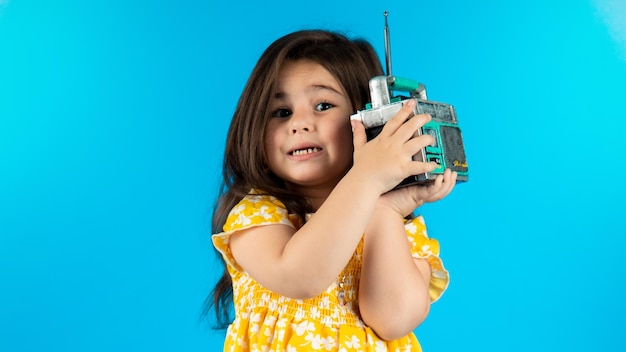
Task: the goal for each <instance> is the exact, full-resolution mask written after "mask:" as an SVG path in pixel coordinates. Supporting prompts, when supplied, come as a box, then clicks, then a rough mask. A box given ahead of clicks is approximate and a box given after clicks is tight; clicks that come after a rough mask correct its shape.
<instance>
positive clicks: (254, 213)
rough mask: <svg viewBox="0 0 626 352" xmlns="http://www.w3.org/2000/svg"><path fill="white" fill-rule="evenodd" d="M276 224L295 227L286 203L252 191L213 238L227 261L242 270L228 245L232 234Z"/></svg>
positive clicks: (233, 210)
mask: <svg viewBox="0 0 626 352" xmlns="http://www.w3.org/2000/svg"><path fill="white" fill-rule="evenodd" d="M276 224H283V225H287V226H290V227H294V225H293V223H292V222H291V221H290V219H289V215H288V213H287V208H286V207H285V205H284V204H283V203H282V202H281V201H279V200H278V199H276V198H275V197H272V196H269V195H262V194H257V193H255V192H252V193H251V194H249V195H247V196H246V197H244V198H243V199H242V200H241V201H240V202H239V203H238V204H237V205H236V206H235V207H233V209H232V210H231V211H230V213H229V214H228V218H227V219H226V223H225V224H224V227H223V230H224V231H223V232H220V233H217V234H214V235H213V236H212V238H211V239H212V241H213V245H214V246H215V248H217V250H218V251H219V252H220V253H221V254H222V257H223V258H224V260H225V261H226V263H228V264H230V265H231V266H232V267H233V268H235V269H236V270H240V271H241V268H240V267H239V265H237V263H236V262H235V258H234V257H233V255H232V253H231V251H230V246H229V245H228V243H229V239H230V236H231V235H232V234H233V233H234V232H236V231H240V230H245V229H249V228H252V227H256V226H265V225H276ZM294 228H295V227H294Z"/></svg>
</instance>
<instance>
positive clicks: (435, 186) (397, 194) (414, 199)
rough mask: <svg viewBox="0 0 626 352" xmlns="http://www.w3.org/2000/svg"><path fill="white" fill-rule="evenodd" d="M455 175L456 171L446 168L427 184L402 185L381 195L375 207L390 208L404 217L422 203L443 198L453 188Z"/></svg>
mask: <svg viewBox="0 0 626 352" xmlns="http://www.w3.org/2000/svg"><path fill="white" fill-rule="evenodd" d="M456 177H457V173H456V172H453V171H451V170H450V169H446V170H445V171H444V173H443V175H438V176H437V177H436V178H435V180H434V181H433V183H431V184H429V185H425V186H409V187H403V188H400V189H395V190H393V191H390V192H387V193H385V194H383V195H381V196H380V198H379V199H378V204H377V207H379V206H383V207H388V208H391V209H393V210H394V211H396V212H398V214H400V215H402V217H405V216H407V215H409V214H411V213H412V212H413V211H414V210H415V209H416V208H418V207H419V206H421V205H422V204H424V203H432V202H436V201H438V200H441V199H443V198H445V197H446V196H447V195H448V194H450V192H452V189H454V185H455V184H456Z"/></svg>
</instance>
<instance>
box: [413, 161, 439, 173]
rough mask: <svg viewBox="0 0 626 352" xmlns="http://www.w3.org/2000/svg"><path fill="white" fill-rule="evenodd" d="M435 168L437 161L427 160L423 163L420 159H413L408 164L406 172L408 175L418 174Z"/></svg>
mask: <svg viewBox="0 0 626 352" xmlns="http://www.w3.org/2000/svg"><path fill="white" fill-rule="evenodd" d="M436 168H437V163H435V162H429V163H425V162H422V161H413V162H411V163H410V164H409V167H408V169H409V170H408V172H409V175H420V174H424V173H427V172H432V171H433V170H435V169H436Z"/></svg>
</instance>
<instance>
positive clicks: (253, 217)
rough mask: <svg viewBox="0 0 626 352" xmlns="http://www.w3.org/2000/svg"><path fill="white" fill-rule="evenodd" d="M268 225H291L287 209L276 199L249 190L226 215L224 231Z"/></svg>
mask: <svg viewBox="0 0 626 352" xmlns="http://www.w3.org/2000/svg"><path fill="white" fill-rule="evenodd" d="M269 224H285V225H291V222H290V221H289V214H288V212H287V208H286V207H285V205H284V204H283V203H282V202H281V201H280V200H278V199H277V198H276V197H274V196H272V195H269V194H265V193H264V192H261V191H258V190H251V191H250V193H249V194H248V195H246V196H245V197H244V198H243V199H241V200H240V201H239V203H237V205H235V206H234V207H233V209H232V210H231V211H230V213H229V214H228V218H227V219H226V223H225V224H224V231H226V232H229V231H235V230H241V229H244V228H248V227H252V226H259V225H269ZM291 226H292V225H291Z"/></svg>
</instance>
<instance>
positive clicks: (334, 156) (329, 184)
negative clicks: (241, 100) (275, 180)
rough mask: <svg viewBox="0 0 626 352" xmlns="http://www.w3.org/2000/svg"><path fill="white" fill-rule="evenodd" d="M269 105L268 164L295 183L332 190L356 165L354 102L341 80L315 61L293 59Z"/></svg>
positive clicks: (292, 183)
mask: <svg viewBox="0 0 626 352" xmlns="http://www.w3.org/2000/svg"><path fill="white" fill-rule="evenodd" d="M270 109H271V110H270V111H272V117H270V122H269V126H268V129H267V134H266V140H265V143H266V148H267V149H266V150H267V157H268V161H269V166H270V169H271V170H272V171H273V172H274V173H275V174H276V175H277V176H279V177H280V178H282V179H283V180H285V181H287V182H288V184H290V185H291V186H293V187H297V188H300V189H302V190H305V189H310V188H318V189H319V190H320V191H326V192H330V191H331V190H332V189H333V188H334V187H335V185H336V184H337V182H339V180H340V179H341V178H342V177H343V176H344V175H345V173H346V172H347V171H348V169H349V168H350V166H351V165H352V151H353V144H352V131H351V128H350V114H351V113H352V105H351V103H350V100H349V99H348V96H347V94H346V92H345V91H344V89H343V87H342V86H341V84H339V82H338V81H337V80H336V79H335V78H334V77H333V76H332V75H331V74H330V72H328V71H327V70H326V69H325V68H324V67H322V66H321V65H319V64H317V63H315V62H313V61H308V60H299V61H294V62H290V63H288V64H286V65H285V67H284V68H283V69H282V71H281V74H280V76H279V80H278V82H277V89H276V92H275V94H274V96H273V97H272V98H271V100H270Z"/></svg>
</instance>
